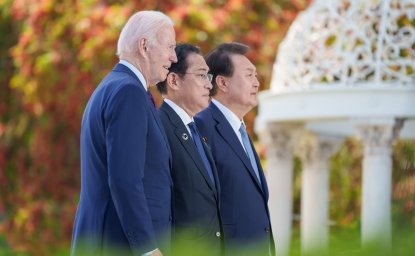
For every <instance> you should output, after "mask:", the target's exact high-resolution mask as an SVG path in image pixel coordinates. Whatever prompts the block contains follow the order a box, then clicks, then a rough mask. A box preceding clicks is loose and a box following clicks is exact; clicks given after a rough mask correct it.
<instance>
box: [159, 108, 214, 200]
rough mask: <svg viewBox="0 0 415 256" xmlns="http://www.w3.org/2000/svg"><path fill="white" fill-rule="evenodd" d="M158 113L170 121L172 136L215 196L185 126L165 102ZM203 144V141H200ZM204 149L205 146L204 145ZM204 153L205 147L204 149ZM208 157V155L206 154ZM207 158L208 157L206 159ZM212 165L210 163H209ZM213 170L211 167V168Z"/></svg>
mask: <svg viewBox="0 0 415 256" xmlns="http://www.w3.org/2000/svg"><path fill="white" fill-rule="evenodd" d="M160 111H163V112H164V113H165V114H166V115H167V116H168V118H169V119H170V121H171V123H172V125H173V126H174V127H175V129H174V134H175V135H176V137H177V140H178V141H180V143H181V144H182V145H183V147H184V148H185V150H186V152H187V153H188V155H189V156H190V158H191V159H192V160H193V162H194V163H195V165H196V166H197V169H198V171H199V172H200V174H201V175H202V176H203V178H204V179H205V180H206V182H207V183H208V185H209V187H210V189H212V191H214V192H215V196H217V193H216V190H215V187H214V186H213V184H212V181H211V179H210V178H209V176H208V174H207V171H206V168H205V166H204V164H203V161H202V159H201V157H200V155H199V152H198V151H197V148H196V145H195V143H194V141H193V139H192V137H191V135H190V134H189V131H188V130H187V129H186V126H185V124H184V123H183V121H182V120H181V119H180V117H179V116H178V115H177V113H176V112H175V111H174V110H173V109H172V108H171V107H170V106H169V105H168V104H167V103H165V102H163V103H162V104H161V106H160ZM202 142H203V141H202ZM204 147H205V145H204ZM205 152H206V147H205ZM206 154H207V155H208V153H206ZM208 158H209V157H208ZM209 160H210V159H209ZM211 164H212V163H211ZM212 169H213V167H212Z"/></svg>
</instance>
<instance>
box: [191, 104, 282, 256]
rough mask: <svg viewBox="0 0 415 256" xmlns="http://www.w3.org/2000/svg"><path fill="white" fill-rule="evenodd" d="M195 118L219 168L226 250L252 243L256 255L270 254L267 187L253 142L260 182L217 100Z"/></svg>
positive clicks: (270, 236) (272, 243) (270, 235)
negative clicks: (217, 105) (217, 104)
mask: <svg viewBox="0 0 415 256" xmlns="http://www.w3.org/2000/svg"><path fill="white" fill-rule="evenodd" d="M195 121H196V124H197V126H198V128H199V130H200V134H201V136H203V137H205V139H206V140H207V143H208V145H209V146H210V147H211V149H212V154H213V158H214V160H215V163H216V167H217V169H218V174H219V181H220V185H221V188H222V192H221V217H222V223H223V229H224V238H225V248H226V250H227V251H228V249H229V252H230V251H231V250H233V249H236V248H237V247H239V248H243V247H245V246H250V245H252V246H255V251H256V253H255V255H267V253H268V252H269V249H270V248H272V251H274V242H273V239H272V231H271V223H270V217H269V211H268V204H267V202H268V187H267V183H266V180H265V177H264V174H263V170H262V168H261V165H260V161H259V159H258V155H257V154H256V152H255V148H254V147H253V145H252V142H251V145H252V149H253V150H254V154H255V158H256V161H257V163H258V170H259V175H260V179H261V183H259V182H258V179H257V177H256V175H255V172H254V170H253V168H252V165H251V163H250V161H249V158H248V156H247V154H246V153H245V150H244V149H243V147H242V145H241V143H240V141H239V139H238V137H237V135H236V134H235V132H234V130H233V129H232V127H231V125H230V123H229V122H228V120H226V118H225V116H224V115H223V114H222V112H221V111H220V110H219V108H218V107H216V106H215V104H214V103H212V102H211V103H210V105H209V106H208V107H207V108H206V109H205V110H203V111H202V112H200V113H199V114H197V116H196V118H195ZM261 184H262V185H261ZM229 254H232V253H229Z"/></svg>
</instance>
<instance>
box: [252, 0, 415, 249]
mask: <svg viewBox="0 0 415 256" xmlns="http://www.w3.org/2000/svg"><path fill="white" fill-rule="evenodd" d="M414 24H415V0H371V1H368V0H315V1H314V2H313V3H312V4H311V5H310V7H309V8H308V9H307V10H305V11H304V12H302V13H300V14H299V15H298V17H297V18H296V20H295V21H294V23H293V24H292V26H291V27H290V29H289V32H288V34H287V36H286V38H285V39H284V40H283V41H282V43H281V44H280V47H279V51H278V57H277V59H276V62H275V64H274V69H273V75H272V81H271V86H270V89H269V90H267V91H263V92H262V93H261V94H260V96H259V114H258V117H257V119H256V123H255V130H256V132H257V133H258V134H259V137H260V140H261V141H262V143H264V145H266V149H267V150H266V152H267V154H266V158H267V162H266V168H265V169H266V170H267V179H268V185H269V190H270V200H269V207H270V211H271V222H272V227H273V230H274V235H275V240H276V245H277V251H278V254H279V255H287V254H288V252H289V246H290V240H291V228H292V190H293V185H292V184H293V155H298V156H299V157H300V158H301V160H302V166H303V170H302V188H301V190H302V191H301V244H302V249H303V252H305V253H307V252H308V251H313V250H314V249H316V248H318V249H320V250H323V252H324V250H326V249H327V241H328V219H329V218H328V203H329V200H328V189H329V184H328V175H329V173H328V172H329V170H328V159H329V158H330V156H331V155H332V154H333V153H334V152H335V151H336V149H337V148H338V146H339V145H340V144H341V143H342V141H343V139H344V138H345V137H347V136H357V137H358V138H360V140H361V142H362V143H363V145H364V153H363V154H364V155H363V163H362V171H363V174H362V212H361V234H362V244H363V245H367V244H369V243H371V242H373V241H375V242H378V243H379V245H381V247H382V248H381V249H382V250H388V249H390V246H391V216H390V212H391V174H392V162H391V146H392V143H393V141H394V140H396V139H397V138H398V137H401V138H415V25H414Z"/></svg>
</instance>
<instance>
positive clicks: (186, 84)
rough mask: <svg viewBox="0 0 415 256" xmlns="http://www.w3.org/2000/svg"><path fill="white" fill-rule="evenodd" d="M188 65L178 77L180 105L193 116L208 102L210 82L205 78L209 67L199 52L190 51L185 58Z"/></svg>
mask: <svg viewBox="0 0 415 256" xmlns="http://www.w3.org/2000/svg"><path fill="white" fill-rule="evenodd" d="M186 61H187V64H188V67H187V70H186V74H184V76H183V77H178V86H179V94H178V98H179V100H180V101H181V105H182V106H181V107H182V108H184V109H185V111H186V112H187V113H188V114H189V115H190V116H193V115H195V114H196V113H198V112H199V111H201V110H202V109H204V108H206V107H207V106H208V104H209V99H210V97H209V92H210V89H212V84H211V83H210V81H209V80H208V79H207V74H208V71H209V67H208V66H207V65H206V62H205V60H204V59H203V57H202V56H201V55H200V54H196V53H191V54H189V55H188V56H187V58H186Z"/></svg>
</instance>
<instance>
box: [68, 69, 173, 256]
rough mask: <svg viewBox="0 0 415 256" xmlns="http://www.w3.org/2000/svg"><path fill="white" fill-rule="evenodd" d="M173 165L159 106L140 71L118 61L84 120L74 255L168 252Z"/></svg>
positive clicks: (87, 108) (89, 102)
mask: <svg viewBox="0 0 415 256" xmlns="http://www.w3.org/2000/svg"><path fill="white" fill-rule="evenodd" d="M170 164H171V153H170V148H169V146H168V141H167V138H166V135H165V133H164V130H163V126H162V124H161V122H160V120H159V117H158V114H157V111H156V109H155V107H154V106H153V105H152V102H151V101H150V100H149V98H148V96H147V94H146V91H145V89H144V87H143V85H142V84H141V82H140V81H139V79H138V78H137V76H136V75H135V74H134V73H133V72H132V71H131V70H130V69H129V68H127V67H126V66H124V65H122V64H117V65H116V66H115V67H114V69H113V70H112V71H111V72H110V73H109V74H108V75H107V76H106V77H105V78H104V79H103V80H102V82H101V83H100V84H99V86H98V87H97V88H96V90H95V91H94V93H93V94H92V96H91V98H90V100H89V101H88V104H87V106H86V109H85V112H84V115H83V118H82V127H81V195H80V201H79V204H78V209H77V213H76V217H75V223H74V230H73V237H72V248H71V255H79V254H83V255H112V254H114V255H119V254H120V253H121V250H122V253H121V254H122V255H141V254H143V253H145V252H148V251H151V250H153V249H155V248H157V247H159V248H160V247H161V248H160V249H161V250H164V251H168V248H167V247H168V242H169V239H170V237H169V235H170V226H171V190H172V181H171V177H170ZM162 238H164V239H165V241H166V244H161V243H160V240H161V239H162ZM163 246H166V247H163ZM164 251H163V253H165V252H164Z"/></svg>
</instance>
